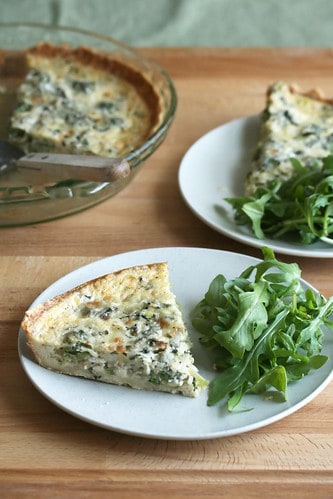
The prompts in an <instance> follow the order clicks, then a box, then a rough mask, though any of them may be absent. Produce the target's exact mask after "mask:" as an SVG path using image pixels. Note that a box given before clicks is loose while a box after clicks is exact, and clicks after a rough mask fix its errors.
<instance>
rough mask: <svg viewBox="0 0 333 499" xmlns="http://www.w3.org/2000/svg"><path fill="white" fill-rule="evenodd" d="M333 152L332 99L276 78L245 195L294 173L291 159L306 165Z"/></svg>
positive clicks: (270, 93)
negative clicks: (301, 90)
mask: <svg viewBox="0 0 333 499" xmlns="http://www.w3.org/2000/svg"><path fill="white" fill-rule="evenodd" d="M332 151H333V102H332V101H329V100H325V99H324V98H323V97H322V96H321V94H320V93H319V92H318V91H311V92H309V93H307V94H302V93H300V92H299V91H298V90H296V88H294V87H292V86H289V85H288V84H287V83H285V82H282V81H277V82H275V83H274V84H272V85H271V86H270V88H269V89H268V92H267V106H266V109H265V111H264V113H263V114H262V123H261V129H260V137H259V143H258V146H257V149H256V151H255V154H254V157H253V161H252V165H251V172H250V174H249V175H248V177H247V179H246V183H245V194H246V195H251V194H253V193H254V192H255V190H256V189H257V187H259V186H265V185H267V184H268V183H269V182H270V181H271V180H274V179H279V180H281V181H285V180H287V179H288V178H290V176H291V175H292V173H293V167H292V164H291V161H290V158H297V159H298V160H299V161H300V162H301V163H302V164H303V165H304V166H307V165H309V164H312V163H313V161H317V160H318V161H319V162H320V159H322V158H324V157H326V156H328V155H329V154H331V153H332Z"/></svg>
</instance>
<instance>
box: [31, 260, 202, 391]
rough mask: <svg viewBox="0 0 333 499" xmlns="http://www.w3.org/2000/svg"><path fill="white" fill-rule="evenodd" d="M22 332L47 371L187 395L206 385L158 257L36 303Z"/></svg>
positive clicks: (165, 266) (165, 267)
mask: <svg viewBox="0 0 333 499" xmlns="http://www.w3.org/2000/svg"><path fill="white" fill-rule="evenodd" d="M22 329H23V331H24V332H25V335H26V338H27V342H28V345H29V346H30V348H31V349H32V351H33V353H34V354H35V357H36V359H37V361H38V362H39V364H40V365H41V366H43V367H45V368H48V369H51V370H54V371H58V372H61V373H64V374H68V375H73V376H82V377H84V378H90V379H94V380H98V381H103V382H106V383H113V384H117V385H127V386H130V387H132V388H136V389H144V390H156V391H163V392H169V393H180V394H183V395H185V396H188V397H195V396H197V395H198V394H199V393H200V391H201V390H202V389H203V388H204V387H205V386H206V385H207V382H206V381H205V380H204V379H203V378H202V377H201V376H200V375H199V372H198V369H197V368H196V367H195V365H194V359H193V356H192V354H191V350H190V347H191V345H190V340H189V336H188V332H187V329H186V327H185V324H184V322H183V319H182V315H181V312H180V309H179V307H178V306H177V304H176V300H175V296H174V294H173V293H172V291H171V289H170V282H169V273H168V266H167V263H164V262H163V263H155V264H150V265H143V266H137V267H132V268H127V269H124V270H120V271H118V272H115V273H111V274H108V275H105V276H102V277H99V278H97V279H95V280H92V281H89V282H87V283H84V284H82V285H80V286H78V287H76V288H74V289H72V290H70V291H68V292H66V293H64V294H62V295H59V296H57V297H55V298H52V299H50V300H48V301H47V302H44V303H42V304H40V305H37V306H36V307H34V308H33V309H31V310H29V311H27V312H26V314H25V317H24V320H23V322H22Z"/></svg>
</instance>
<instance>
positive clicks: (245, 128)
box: [179, 116, 333, 258]
mask: <svg viewBox="0 0 333 499" xmlns="http://www.w3.org/2000/svg"><path fill="white" fill-rule="evenodd" d="M259 125H260V118H259V116H250V117H247V118H240V119H237V120H234V121H231V122H230V123H226V124H224V125H222V126H220V127H218V128H215V129H213V130H211V131H210V132H208V133H206V134H205V135H203V136H202V137H201V138H200V139H199V140H197V141H196V142H195V143H194V144H193V145H192V146H191V147H190V148H189V150H188V151H187V152H186V154H185V155H184V157H183V160H182V162H181V165H180V169H179V186H180V191H181V193H182V196H183V198H184V200H185V202H186V203H187V204H188V206H189V207H190V208H191V210H192V211H193V212H194V213H195V214H196V215H197V217H198V218H200V219H201V220H202V221H203V222H205V223H206V224H207V225H209V226H210V227H212V228H213V229H215V230H217V231H218V232H221V233H222V234H225V235H226V236H229V237H231V238H232V239H235V240H236V241H240V242H242V243H246V244H249V245H250V246H255V247H261V246H269V247H270V248H272V249H273V250H274V251H276V252H279V253H285V254H287V255H297V256H308V257H316V258H333V247H331V246H329V245H328V244H325V243H321V242H317V243H315V244H313V245H304V244H301V243H289V242H288V241H280V240H276V239H268V238H267V239H264V240H260V239H257V238H256V237H255V236H254V235H253V232H251V230H250V228H249V227H246V226H241V225H237V224H236V223H235V221H234V211H233V209H232V207H231V206H230V205H229V204H228V203H226V202H225V201H224V198H226V197H236V196H241V195H243V185H244V180H245V177H246V174H247V173H248V172H249V170H250V161H251V157H252V154H253V151H254V149H255V147H256V144H257V141H258V135H259Z"/></svg>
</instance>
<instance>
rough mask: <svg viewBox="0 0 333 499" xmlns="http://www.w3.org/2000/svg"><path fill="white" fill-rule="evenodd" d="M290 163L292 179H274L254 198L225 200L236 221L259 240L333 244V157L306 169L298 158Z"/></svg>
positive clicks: (259, 190)
mask: <svg viewBox="0 0 333 499" xmlns="http://www.w3.org/2000/svg"><path fill="white" fill-rule="evenodd" d="M290 161H291V162H292V164H293V167H294V170H295V172H294V174H293V176H292V177H291V178H290V179H289V180H287V181H284V182H283V181H281V180H273V181H271V182H270V183H269V184H268V185H267V186H266V187H258V188H257V190H256V192H255V193H254V195H253V196H247V197H246V196H245V197H235V198H226V199H225V200H226V201H227V202H228V203H229V204H230V205H231V206H232V207H233V209H234V210H235V220H236V222H237V223H238V224H239V225H248V226H250V227H251V229H252V230H253V232H254V234H255V236H256V237H257V238H258V239H264V238H265V237H272V238H275V239H282V238H286V237H291V238H294V240H296V241H298V242H301V243H303V244H312V243H314V242H316V241H318V240H321V241H324V242H325V243H329V244H333V156H327V157H326V158H324V160H323V161H322V164H317V163H316V162H314V163H313V164H312V165H310V166H306V167H305V166H303V165H302V164H301V163H300V162H299V161H298V160H297V159H295V158H292V159H291V160H290Z"/></svg>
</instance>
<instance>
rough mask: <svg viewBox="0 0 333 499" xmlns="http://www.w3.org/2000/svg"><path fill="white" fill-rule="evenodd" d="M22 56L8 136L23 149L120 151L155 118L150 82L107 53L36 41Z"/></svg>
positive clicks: (144, 134)
mask: <svg viewBox="0 0 333 499" xmlns="http://www.w3.org/2000/svg"><path fill="white" fill-rule="evenodd" d="M25 62H26V66H27V68H26V74H25V76H24V78H23V81H22V83H21V85H20V86H19V88H18V91H17V102H16V106H15V108H14V110H13V112H12V116H11V120H10V130H9V140H10V141H11V142H12V143H14V144H15V145H18V146H19V147H21V149H23V150H24V151H25V152H26V153H28V152H30V151H33V152H34V151H38V152H60V153H61V152H62V153H69V154H94V155H99V156H106V157H115V158H117V157H123V156H125V155H127V154H129V153H130V152H131V151H133V150H134V149H136V148H137V147H139V146H140V145H142V144H143V142H144V141H145V140H146V139H147V138H148V137H149V136H150V135H151V134H152V133H153V131H154V130H155V129H156V128H157V126H158V124H159V121H160V111H161V103H160V99H159V97H158V95H157V93H156V91H155V89H154V88H153V86H152V84H151V83H150V82H149V81H148V80H147V79H146V78H145V77H144V75H143V74H141V73H140V72H139V71H137V70H136V69H134V68H133V67H131V66H129V65H126V63H125V62H123V61H120V60H118V59H116V58H115V57H113V56H111V55H107V54H104V53H100V52H97V51H94V50H92V49H89V48H87V47H78V48H71V47H70V46H65V45H61V46H57V45H52V44H49V43H41V44H39V45H36V46H34V47H32V48H30V49H28V50H27V51H26V54H25Z"/></svg>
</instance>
